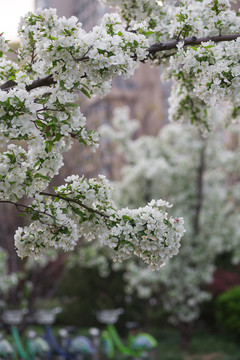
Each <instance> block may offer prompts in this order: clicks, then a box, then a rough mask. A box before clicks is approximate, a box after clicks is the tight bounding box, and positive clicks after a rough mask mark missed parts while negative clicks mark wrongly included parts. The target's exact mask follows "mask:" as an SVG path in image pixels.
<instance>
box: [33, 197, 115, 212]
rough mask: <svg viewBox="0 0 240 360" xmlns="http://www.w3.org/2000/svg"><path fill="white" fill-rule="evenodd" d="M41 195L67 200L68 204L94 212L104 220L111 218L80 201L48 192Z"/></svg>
mask: <svg viewBox="0 0 240 360" xmlns="http://www.w3.org/2000/svg"><path fill="white" fill-rule="evenodd" d="M40 195H45V196H51V197H54V198H58V199H61V200H65V201H67V202H72V203H74V204H77V205H79V206H81V207H83V208H84V209H86V210H88V211H90V212H93V213H95V214H98V215H100V216H102V217H104V218H110V216H109V215H106V214H104V213H102V212H101V211H98V210H95V209H92V208H90V207H89V206H87V205H85V204H83V203H81V202H80V201H78V200H75V199H71V198H68V197H65V196H62V195H61V194H51V193H47V192H41V193H40Z"/></svg>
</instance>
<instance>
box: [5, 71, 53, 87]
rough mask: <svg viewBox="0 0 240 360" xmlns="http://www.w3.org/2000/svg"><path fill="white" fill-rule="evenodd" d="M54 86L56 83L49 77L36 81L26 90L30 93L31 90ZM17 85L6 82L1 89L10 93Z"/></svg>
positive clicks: (10, 81)
mask: <svg viewBox="0 0 240 360" xmlns="http://www.w3.org/2000/svg"><path fill="white" fill-rule="evenodd" d="M53 84H56V81H54V80H53V77H52V75H48V76H46V77H45V78H42V79H37V80H34V81H33V82H32V84H30V85H27V86H26V90H27V91H30V90H33V89H37V88H39V87H42V86H50V85H53ZM16 85H17V83H16V82H15V81H12V80H9V81H7V82H5V83H4V84H2V85H1V86H0V89H1V90H5V91H8V90H11V89H12V88H14V87H15V86H16Z"/></svg>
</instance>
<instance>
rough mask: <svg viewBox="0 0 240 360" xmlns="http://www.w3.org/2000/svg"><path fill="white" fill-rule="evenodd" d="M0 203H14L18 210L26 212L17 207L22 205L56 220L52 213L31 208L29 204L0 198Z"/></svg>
mask: <svg viewBox="0 0 240 360" xmlns="http://www.w3.org/2000/svg"><path fill="white" fill-rule="evenodd" d="M0 203H5V204H11V205H14V206H16V208H17V210H18V211H19V212H25V213H26V214H27V212H26V211H22V210H20V209H19V208H21V207H23V208H25V209H29V210H30V211H33V212H35V213H37V214H43V215H47V216H50V217H51V218H53V219H54V220H57V219H56V218H55V217H54V216H53V215H51V214H49V213H47V212H45V211H40V210H36V209H34V208H32V207H31V206H27V205H24V204H20V203H15V202H14V201H10V200H0Z"/></svg>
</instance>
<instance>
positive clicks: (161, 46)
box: [148, 34, 240, 54]
mask: <svg viewBox="0 0 240 360" xmlns="http://www.w3.org/2000/svg"><path fill="white" fill-rule="evenodd" d="M239 37H240V34H230V35H218V36H210V37H201V38H197V37H195V36H193V37H191V38H187V39H183V40H182V41H183V42H184V46H191V45H192V46H194V45H200V44H201V43H204V42H207V41H213V42H215V43H217V42H222V41H232V40H236V39H237V38H239ZM179 41H181V40H179V39H175V40H172V41H168V42H166V43H157V44H153V45H151V46H150V48H149V49H148V52H149V54H155V53H156V52H159V51H166V50H172V49H176V47H177V44H178V43H179Z"/></svg>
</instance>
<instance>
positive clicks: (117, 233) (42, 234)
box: [15, 175, 185, 269]
mask: <svg viewBox="0 0 240 360" xmlns="http://www.w3.org/2000/svg"><path fill="white" fill-rule="evenodd" d="M109 196H110V187H109V184H108V181H107V180H106V179H105V177H104V176H99V180H96V179H89V180H86V179H84V178H83V177H81V178H80V177H79V176H77V175H72V176H70V177H68V178H67V179H66V184H65V185H62V186H60V187H58V188H56V192H55V194H52V196H50V194H45V193H43V194H42V195H39V194H36V195H35V200H34V201H33V203H32V205H31V207H28V209H27V210H28V213H30V215H31V217H32V220H33V221H32V223H31V224H30V225H29V226H26V227H24V228H18V230H17V232H16V234H15V245H16V247H17V249H18V250H17V251H18V255H19V256H21V257H23V256H26V255H32V256H34V257H38V256H39V255H41V254H42V253H44V252H45V251H46V250H47V249H48V248H50V247H53V248H55V249H56V248H62V249H63V250H65V251H68V250H72V249H73V248H74V247H75V245H76V243H77V240H78V238H79V237H80V236H84V237H85V238H86V239H88V240H89V241H91V240H93V239H95V238H99V239H100V242H101V244H102V245H107V246H108V247H110V248H111V249H113V250H114V252H115V260H119V261H122V260H124V259H128V258H129V257H130V256H132V255H133V254H135V255H137V256H139V257H140V258H142V259H143V260H144V261H145V262H146V263H147V264H149V265H150V267H151V268H153V269H155V268H159V267H160V266H161V265H163V264H164V262H165V261H166V260H167V259H169V258H171V257H172V256H173V255H176V254H177V253H178V249H179V247H180V239H181V238H182V236H183V234H184V232H185V230H184V227H183V219H182V218H172V217H169V216H168V213H167V212H166V210H165V208H167V207H170V205H169V204H168V203H167V202H165V201H163V200H158V201H154V200H153V201H152V202H151V203H149V204H148V205H147V206H146V207H145V208H139V209H136V210H130V209H121V210H118V209H117V208H116V206H115V205H114V203H113V202H112V201H111V200H109Z"/></svg>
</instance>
